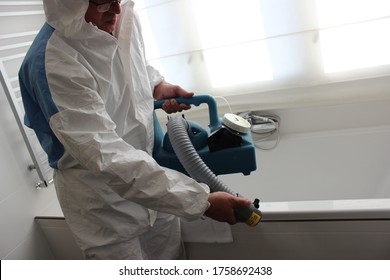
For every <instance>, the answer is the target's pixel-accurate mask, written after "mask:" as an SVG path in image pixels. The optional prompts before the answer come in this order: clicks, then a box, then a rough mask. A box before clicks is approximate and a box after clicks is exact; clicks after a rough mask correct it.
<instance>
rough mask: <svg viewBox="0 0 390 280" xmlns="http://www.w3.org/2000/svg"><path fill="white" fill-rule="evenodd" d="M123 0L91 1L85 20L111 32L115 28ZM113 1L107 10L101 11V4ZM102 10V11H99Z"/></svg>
mask: <svg viewBox="0 0 390 280" xmlns="http://www.w3.org/2000/svg"><path fill="white" fill-rule="evenodd" d="M120 2H121V1H109V0H95V1H90V2H89V6H88V10H87V12H86V13H85V20H86V21H87V22H91V23H93V24H94V25H96V26H97V27H98V28H99V29H101V30H103V31H106V32H108V33H111V32H113V31H114V29H115V25H116V22H117V20H118V15H119V14H120V13H121V5H120ZM104 3H111V6H109V9H108V10H107V11H101V6H100V7H99V5H100V4H104ZM99 10H100V11H99Z"/></svg>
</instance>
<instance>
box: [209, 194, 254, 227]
mask: <svg viewBox="0 0 390 280" xmlns="http://www.w3.org/2000/svg"><path fill="white" fill-rule="evenodd" d="M209 202H210V207H209V208H208V209H207V210H206V212H205V215H206V216H207V217H210V218H212V219H214V220H217V221H219V222H227V223H229V224H231V225H234V224H235V223H237V220H236V218H235V217H234V208H245V207H248V206H249V205H250V204H251V203H252V202H251V201H250V200H248V199H246V198H244V197H237V196H234V195H231V194H229V193H226V192H214V193H210V194H209Z"/></svg>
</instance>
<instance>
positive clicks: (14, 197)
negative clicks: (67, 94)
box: [0, 88, 56, 259]
mask: <svg viewBox="0 0 390 280" xmlns="http://www.w3.org/2000/svg"><path fill="white" fill-rule="evenodd" d="M0 125H1V129H0V155H1V157H0V178H1V184H0V224H1V226H0V258H1V259H50V258H52V254H51V252H50V250H49V247H48V246H47V243H46V239H45V238H44V237H43V234H42V232H41V231H40V229H39V227H38V226H37V224H36V223H35V222H34V217H35V216H37V215H44V214H45V212H46V211H49V210H50V208H52V207H55V205H56V195H55V189H54V187H53V186H51V187H50V188H47V189H41V190H37V189H35V187H34V183H35V182H36V181H37V175H36V173H35V172H31V171H28V170H27V166H28V165H29V164H30V163H31V159H30V157H29V154H28V152H27V148H26V146H25V144H24V142H23V138H22V136H21V133H20V131H19V129H18V126H17V123H16V121H15V118H14V116H13V114H12V112H11V109H10V107H9V105H8V101H7V99H6V97H5V94H4V92H3V90H2V88H1V90H0Z"/></svg>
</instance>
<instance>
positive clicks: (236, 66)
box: [135, 0, 390, 96]
mask: <svg viewBox="0 0 390 280" xmlns="http://www.w3.org/2000/svg"><path fill="white" fill-rule="evenodd" d="M135 7H136V8H137V7H138V11H139V15H140V19H141V23H142V26H143V28H144V36H145V44H146V47H147V51H146V53H147V58H148V60H149V61H150V63H151V64H152V65H153V66H155V67H156V68H157V69H159V70H160V71H161V72H162V73H163V75H165V77H166V80H168V81H170V82H172V83H176V84H180V85H182V86H183V87H185V88H187V89H189V90H192V91H195V92H198V93H209V94H218V95H225V96H227V95H238V94H243V93H244V94H245V93H248V94H249V93H264V92H273V91H278V90H279V91H280V90H286V89H302V90H295V91H294V92H299V91H300V92H303V91H306V90H307V89H308V88H310V87H314V86H321V85H326V84H329V83H336V82H345V81H354V80H362V79H374V78H376V77H384V76H388V73H390V51H388V50H390V39H389V36H387V33H388V32H387V31H388V30H390V1H388V0H315V1H313V0H242V1H232V0H144V1H136V6H135Z"/></svg>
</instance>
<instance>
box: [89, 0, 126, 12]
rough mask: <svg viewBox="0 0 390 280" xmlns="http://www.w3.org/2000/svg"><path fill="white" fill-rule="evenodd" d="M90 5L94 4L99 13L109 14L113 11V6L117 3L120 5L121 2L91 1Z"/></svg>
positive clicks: (111, 0)
mask: <svg viewBox="0 0 390 280" xmlns="http://www.w3.org/2000/svg"><path fill="white" fill-rule="evenodd" d="M89 3H91V4H94V5H95V6H96V10H97V11H98V12H99V13H104V12H107V11H108V10H109V9H111V7H112V5H115V4H116V3H118V4H120V3H121V0H110V1H104V0H102V1H99V0H98V1H91V0H90V1H89Z"/></svg>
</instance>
